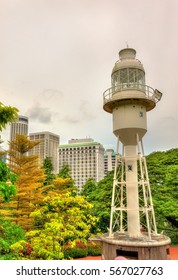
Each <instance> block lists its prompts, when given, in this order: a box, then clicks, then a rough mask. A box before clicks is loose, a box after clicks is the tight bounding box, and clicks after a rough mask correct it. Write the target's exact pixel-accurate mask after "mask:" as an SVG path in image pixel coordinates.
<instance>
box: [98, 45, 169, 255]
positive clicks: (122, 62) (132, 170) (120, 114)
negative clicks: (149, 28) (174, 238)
mask: <svg viewBox="0 0 178 280" xmlns="http://www.w3.org/2000/svg"><path fill="white" fill-rule="evenodd" d="M161 98H162V93H161V92H160V91H159V90H157V89H153V88H152V87H150V86H148V85H146V82H145V70H144V67H143V65H142V63H141V62H140V61H139V60H138V59H137V58H136V51H135V49H133V48H125V49H122V50H121V51H120V52H119V60H118V61H117V62H116V63H115V65H114V67H113V69H112V73H111V87H110V88H109V89H107V90H106V91H105V92H104V94H103V109H104V110H105V111H106V112H108V113H110V114H112V120H113V133H114V135H115V136H116V139H117V147H116V164H115V171H114V178H113V190H112V201H111V215H110V225H109V229H108V233H106V234H105V235H103V236H102V241H103V258H104V259H114V258H115V257H117V256H118V255H123V256H125V257H128V258H134V259H167V258H168V255H169V246H168V245H169V244H170V239H169V238H168V237H166V236H163V235H160V234H158V232H157V227H156V218H155V213H154V206H153V200H152V194H151V187H150V182H149V175H148V170H147V164H146V158H145V155H144V145H143V141H142V140H143V137H144V135H145V134H146V132H147V112H149V111H151V110H153V109H154V108H155V107H156V104H157V103H158V102H159V101H160V100H161Z"/></svg>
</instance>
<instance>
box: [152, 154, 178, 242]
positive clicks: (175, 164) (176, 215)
mask: <svg viewBox="0 0 178 280" xmlns="http://www.w3.org/2000/svg"><path fill="white" fill-rule="evenodd" d="M147 164H148V172H149V179H150V184H151V189H152V195H153V203H154V209H155V215H156V221H157V227H158V230H159V231H164V233H165V234H167V235H168V236H169V237H171V239H172V242H173V243H178V149H171V150H168V151H165V152H154V153H151V154H150V155H149V156H147Z"/></svg>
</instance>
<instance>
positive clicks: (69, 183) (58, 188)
mask: <svg viewBox="0 0 178 280" xmlns="http://www.w3.org/2000/svg"><path fill="white" fill-rule="evenodd" d="M69 191H70V193H71V195H72V196H75V195H76V194H77V187H76V186H75V185H74V181H73V179H72V178H61V177H57V178H55V179H54V180H53V181H52V182H51V184H50V185H48V186H46V188H45V191H44V193H45V194H48V195H51V196H55V195H58V194H61V193H66V192H69Z"/></svg>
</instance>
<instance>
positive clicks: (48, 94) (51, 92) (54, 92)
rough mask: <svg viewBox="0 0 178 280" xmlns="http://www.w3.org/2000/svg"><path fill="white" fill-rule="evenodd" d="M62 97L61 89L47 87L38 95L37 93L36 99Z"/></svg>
mask: <svg viewBox="0 0 178 280" xmlns="http://www.w3.org/2000/svg"><path fill="white" fill-rule="evenodd" d="M61 97H63V92H62V91H61V90H58V89H52V88H48V89H44V90H43V91H42V92H41V93H40V94H39V95H38V97H37V98H38V99H41V98H43V99H47V100H49V99H57V98H61Z"/></svg>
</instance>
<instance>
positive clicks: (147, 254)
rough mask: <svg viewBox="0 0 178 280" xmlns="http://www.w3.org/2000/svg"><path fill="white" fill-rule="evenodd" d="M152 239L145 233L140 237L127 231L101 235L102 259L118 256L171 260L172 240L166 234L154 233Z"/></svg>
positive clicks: (135, 258)
mask: <svg viewBox="0 0 178 280" xmlns="http://www.w3.org/2000/svg"><path fill="white" fill-rule="evenodd" d="M151 238H152V240H151V241H150V240H148V237H147V235H146V233H145V234H143V235H142V236H141V237H138V238H131V237H129V236H128V235H127V233H119V232H115V233H113V237H112V238H111V237H109V234H104V235H102V236H101V240H102V259H103V260H114V259H115V258H116V257H117V256H122V257H125V258H126V259H133V260H169V259H170V253H169V244H170V243H171V240H170V238H169V237H167V236H165V235H155V236H154V235H152V236H151Z"/></svg>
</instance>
